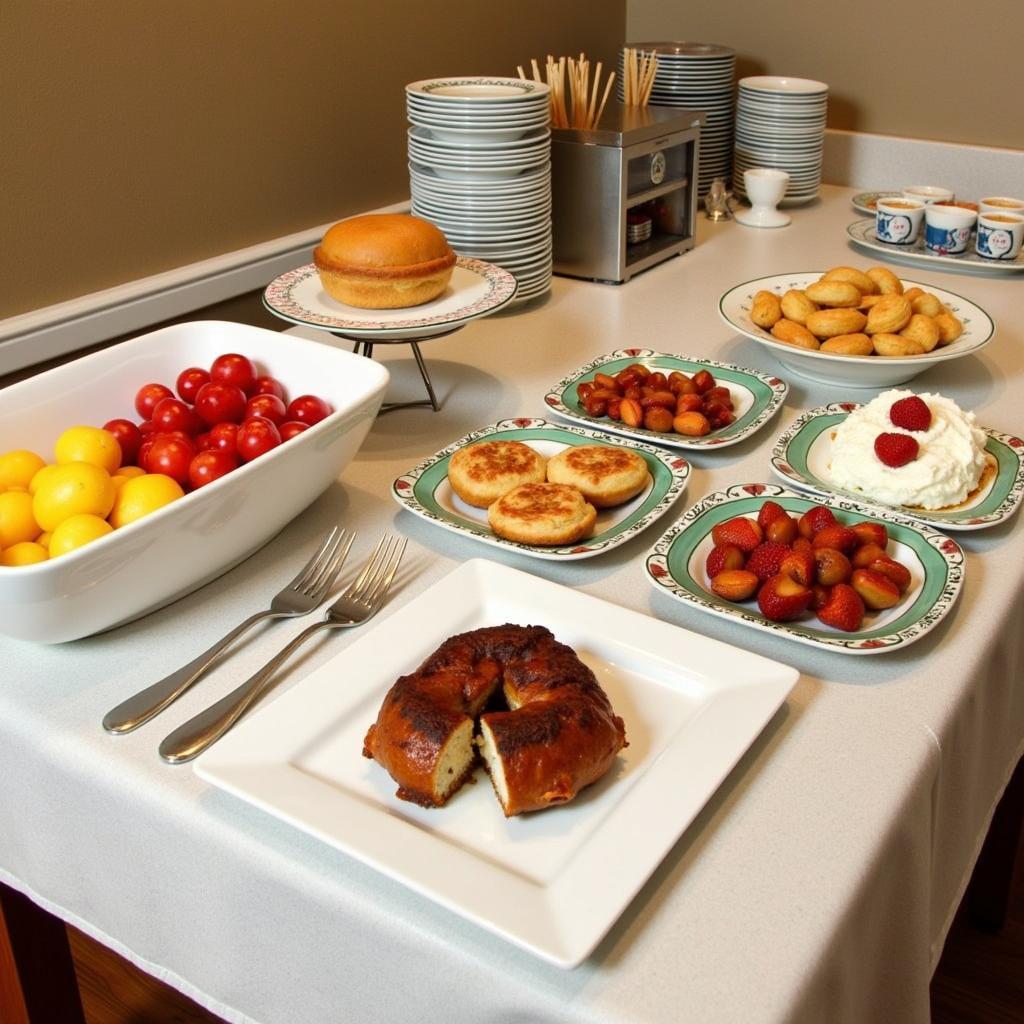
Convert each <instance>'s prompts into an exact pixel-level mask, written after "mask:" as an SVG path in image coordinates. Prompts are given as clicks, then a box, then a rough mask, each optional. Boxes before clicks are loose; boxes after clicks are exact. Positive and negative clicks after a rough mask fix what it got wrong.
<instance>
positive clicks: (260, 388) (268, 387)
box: [253, 376, 285, 402]
mask: <svg viewBox="0 0 1024 1024" xmlns="http://www.w3.org/2000/svg"><path fill="white" fill-rule="evenodd" d="M253 394H254V395H277V397H278V398H280V399H281V401H282V402H283V401H284V400H285V397H284V396H285V390H284V385H283V384H282V383H281V382H280V381H279V380H278V379H277V378H276V377H267V376H263V377H257V378H256V386H255V388H254V389H253Z"/></svg>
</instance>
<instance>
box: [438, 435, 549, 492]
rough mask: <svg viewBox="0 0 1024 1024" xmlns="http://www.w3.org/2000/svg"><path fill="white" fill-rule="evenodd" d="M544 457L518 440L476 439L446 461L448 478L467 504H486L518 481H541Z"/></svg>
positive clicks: (516, 485) (518, 483) (510, 488)
mask: <svg viewBox="0 0 1024 1024" xmlns="http://www.w3.org/2000/svg"><path fill="white" fill-rule="evenodd" d="M546 461H547V460H546V459H545V458H544V456H543V455H541V454H540V453H539V452H535V451H534V450H533V449H532V448H530V447H529V446H528V445H525V444H523V443H522V442H521V441H479V442H478V443H477V444H469V445H466V447H465V448H460V449H459V450H458V451H457V452H456V453H455V454H454V455H453V456H452V457H451V459H450V460H449V462H448V482H449V483H450V484H451V485H452V490H453V491H454V492H455V493H456V494H457V495H458V496H459V497H460V498H461V499H462V500H463V501H464V502H466V503H467V504H469V505H475V506H476V507H477V508H487V506H488V505H491V504H493V503H494V502H496V501H497V500H498V499H499V498H500V497H501V496H502V495H503V494H508V492H509V491H511V490H512V488H513V487H518V486H519V485H520V484H530V483H541V482H543V480H544V479H545V475H544V469H545V464H546Z"/></svg>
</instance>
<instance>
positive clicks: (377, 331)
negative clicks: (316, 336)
mask: <svg viewBox="0 0 1024 1024" xmlns="http://www.w3.org/2000/svg"><path fill="white" fill-rule="evenodd" d="M516 288H517V284H516V279H515V277H514V276H513V275H512V274H510V273H509V272H508V271H507V270H504V269H502V268H501V267H498V266H495V265H494V264H493V263H486V262H485V261H484V260H477V259H471V258H469V257H467V256H459V257H458V260H457V261H456V264H455V269H454V270H453V271H452V279H451V281H450V282H449V284H448V287H447V288H446V289H445V291H444V292H443V293H442V294H441V295H439V296H438V297H437V298H436V299H432V300H431V301H430V302H424V303H423V304H422V305H419V306H409V307H407V308H405V309H357V308H356V307H355V306H346V305H345V304H344V303H343V302H338V301H337V300H336V299H332V298H331V297H330V295H328V294H327V292H325V291H324V289H323V287H322V285H321V284H320V275H319V274H318V273H317V270H316V265H315V264H313V263H309V264H307V265H306V266H304V267H297V268H296V269H295V270H289V271H288V272H287V273H285V274H282V275H281V276H280V277H277V278H275V279H274V280H273V281H271V282H270V284H269V285H267V287H266V290H265V291H264V292H263V304H264V305H265V306H266V307H267V309H269V310H270V312H271V313H273V314H274V315H275V316H279V317H280V318H281V319H282V320H287V321H288V322H289V323H293V324H300V325H302V326H303V327H317V328H320V329H321V330H325V331H332V332H337V333H338V334H344V335H346V336H348V337H358V338H364V337H365V338H371V339H372V338H379V339H383V338H401V339H403V340H410V341H411V340H415V339H416V338H429V337H430V336H431V335H435V334H447V333H448V332H449V331H453V330H455V329H456V328H457V327H460V326H461V325H462V324H465V323H468V322H469V321H470V320H475V319H476V318H477V317H481V316H487V315H488V314H489V313H494V312H496V311H497V310H499V309H501V307H502V306H505V305H507V304H508V303H509V302H511V301H512V300H513V299H514V298H515V295H516Z"/></svg>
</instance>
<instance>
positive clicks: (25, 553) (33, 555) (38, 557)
mask: <svg viewBox="0 0 1024 1024" xmlns="http://www.w3.org/2000/svg"><path fill="white" fill-rule="evenodd" d="M49 557H50V556H49V555H48V554H47V553H46V548H45V547H43V545H42V544H35V543H33V542H32V541H30V540H23V541H21V543H20V544H12V545H11V546H10V547H9V548H5V549H4V553H3V554H2V555H0V565H32V564H33V563H34V562H45V561H46V559H47V558H49Z"/></svg>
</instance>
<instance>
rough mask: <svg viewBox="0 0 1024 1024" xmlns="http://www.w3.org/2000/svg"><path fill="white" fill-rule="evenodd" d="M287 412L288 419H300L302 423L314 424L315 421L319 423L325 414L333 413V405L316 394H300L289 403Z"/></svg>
mask: <svg viewBox="0 0 1024 1024" xmlns="http://www.w3.org/2000/svg"><path fill="white" fill-rule="evenodd" d="M287 412H288V415H287V419H289V420H298V421H299V422H300V423H307V424H309V426H313V424H314V423H319V422H320V421H321V420H322V419H323V418H324V417H325V416H329V415H330V414H331V407H330V406H329V405H328V404H327V403H326V402H325V401H324V400H323V399H322V398H317V396H316V395H299V397H298V398H293V399H292V400H291V402H290V403H289V404H288V410H287Z"/></svg>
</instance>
